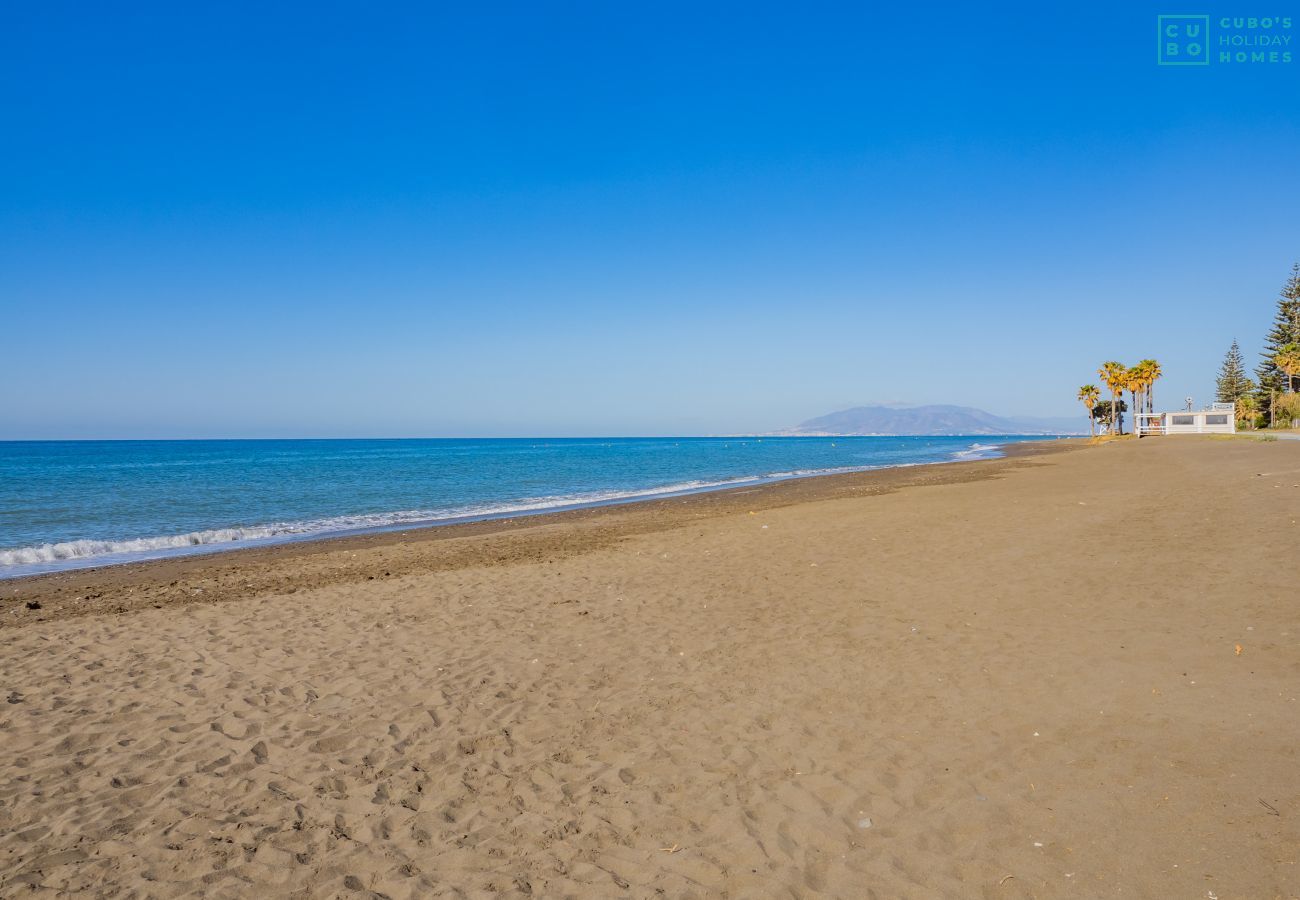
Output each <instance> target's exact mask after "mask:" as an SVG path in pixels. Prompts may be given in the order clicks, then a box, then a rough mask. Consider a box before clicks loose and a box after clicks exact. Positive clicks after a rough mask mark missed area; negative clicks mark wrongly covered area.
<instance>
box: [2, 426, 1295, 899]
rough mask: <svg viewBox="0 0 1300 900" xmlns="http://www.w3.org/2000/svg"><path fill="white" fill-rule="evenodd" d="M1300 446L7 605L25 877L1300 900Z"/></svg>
mask: <svg viewBox="0 0 1300 900" xmlns="http://www.w3.org/2000/svg"><path fill="white" fill-rule="evenodd" d="M1297 519H1300V443H1297V442H1293V441H1277V442H1270V443H1264V442H1259V441H1256V440H1253V439H1250V438H1239V439H1225V440H1216V439H1212V438H1199V437H1188V438H1173V437H1170V438H1156V439H1150V440H1143V441H1140V442H1139V441H1136V440H1132V441H1125V442H1115V443H1112V444H1107V445H1101V446H1085V445H1083V444H1082V443H1081V442H1053V443H1050V444H1043V445H1026V446H1025V447H1023V448H1019V449H1017V450H1016V452H1014V453H1013V454H1012V455H1011V456H1010V457H1009V458H1007V459H1001V460H993V461H981V462H971V463H962V464H953V465H945V466H929V467H920V468H913V469H902V470H894V471H885V472H875V473H862V474H853V475H842V476H830V477H824V478H817V479H807V480H801V481H791V482H784V483H780V484H774V485H768V486H764V487H760V488H748V489H745V490H739V491H729V492H721V493H715V494H707V495H698V496H692V497H684V498H675V499H671V500H663V501H656V502H650V503H642V504H636V505H631V506H623V507H610V508H604V509H596V510H584V511H578V512H571V513H562V514H556V515H550V516H541V517H532V518H521V519H515V520H510V521H505V522H495V523H481V524H477V525H467V526H456V527H450V528H442V529H431V530H425V531H419V532H409V533H405V534H385V535H372V536H366V537H355V538H349V539H341V540H334V541H321V542H316V543H311V544H298V545H292V546H281V547H275V548H268V549H262V550H251V551H241V552H235V553H227V554H221V555H216V556H208V557H195V558H189V559H183V560H171V561H163V562H156V563H146V564H139V565H133V566H123V567H115V568H109V569H102V570H95V571H86V572H78V573H69V574H64V575H58V576H45V577H41V578H36V579H27V580H19V581H12V582H3V583H0V675H2V678H0V693H3V694H4V696H5V697H6V698H7V702H6V703H5V704H3V706H0V745H2V746H3V748H4V753H3V754H2V755H0V896H3V897H17V896H58V895H74V894H75V895H80V896H119V897H175V896H198V895H203V896H212V897H236V896H241V897H253V896H256V897H278V896H302V897H333V896H358V897H380V896H383V897H417V896H419V897H430V896H432V897H441V896H449V897H450V896H457V897H478V896H488V895H490V894H491V895H496V896H528V895H532V896H541V897H582V898H586V897H638V898H640V897H701V898H702V897H732V898H744V897H818V896H820V897H852V898H859V897H879V898H893V897H995V898H1001V897H1058V896H1059V897H1066V896H1070V897H1111V896H1123V897H1189V898H1195V897H1202V898H1204V897H1217V898H1219V900H1229V898H1273V897H1282V898H1291V897H1298V896H1300V866H1298V865H1297V860H1298V859H1300V777H1297V774H1298V770H1297V762H1298V760H1297V749H1296V748H1297V746H1300V699H1298V698H1300V643H1298V640H1297V639H1298V638H1300V606H1298V605H1297V603H1296V597H1297V589H1296V586H1295V579H1296V562H1297V558H1298V557H1300V553H1298V552H1297V547H1298V546H1300V545H1298V541H1300V525H1298V524H1297Z"/></svg>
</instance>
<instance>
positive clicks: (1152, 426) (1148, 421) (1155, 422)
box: [1133, 413, 1165, 437]
mask: <svg viewBox="0 0 1300 900" xmlns="http://www.w3.org/2000/svg"><path fill="white" fill-rule="evenodd" d="M1133 431H1134V433H1135V434H1137V436H1138V437H1142V436H1143V435H1146V434H1164V433H1165V417H1164V413H1136V414H1135V415H1134V416H1133Z"/></svg>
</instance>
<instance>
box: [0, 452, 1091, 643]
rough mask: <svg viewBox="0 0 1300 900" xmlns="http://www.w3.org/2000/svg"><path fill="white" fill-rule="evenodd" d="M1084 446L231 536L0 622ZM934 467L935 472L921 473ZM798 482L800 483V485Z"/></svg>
mask: <svg viewBox="0 0 1300 900" xmlns="http://www.w3.org/2000/svg"><path fill="white" fill-rule="evenodd" d="M1086 444H1087V439H1086V438H1075V437H1068V438H1059V439H1056V440H1025V441H1012V442H1007V443H1002V444H997V445H995V447H996V450H997V453H998V455H997V456H993V457H981V458H976V459H953V460H944V461H942V462H930V463H908V464H902V465H895V466H885V467H877V468H863V469H856V470H853V471H847V472H831V473H816V474H809V475H792V476H789V477H780V478H769V479H763V480H754V481H746V482H744V483H738V484H735V485H726V486H719V487H706V488H700V489H693V490H687V491H682V492H673V493H668V494H663V495H650V496H642V497H634V498H628V499H626V500H610V501H598V502H593V503H587V504H575V505H572V506H565V507H561V508H553V509H543V510H538V511H523V512H518V513H503V514H499V515H487V516H476V517H470V518H467V519H465V520H443V521H432V522H427V523H425V522H417V523H408V524H400V525H391V526H377V527H375V528H367V529H362V530H358V531H353V532H337V533H322V534H304V535H301V536H291V537H288V538H286V539H283V540H272V541H267V542H264V543H253V544H241V543H237V542H232V544H230V545H221V544H212V545H199V546H197V547H196V548H195V549H194V550H193V551H189V552H178V553H173V554H168V555H165V556H159V557H151V558H147V559H141V560H133V561H124V562H112V563H99V564H88V565H85V566H76V567H72V568H67V569H59V570H55V571H50V572H40V573H34V574H25V575H12V576H0V628H3V627H5V626H8V625H13V624H17V623H19V622H22V621H32V620H36V621H45V620H49V619H53V618H56V617H63V616H65V615H87V614H94V613H96V612H102V611H114V612H123V611H126V609H128V608H137V607H139V606H142V605H144V603H145V602H146V601H149V602H153V601H158V602H167V603H171V602H175V601H176V600H177V599H182V600H184V599H185V598H186V596H189V597H190V598H191V599H193V600H197V601H198V602H219V601H220V600H223V599H229V598H230V594H231V593H232V592H231V591H230V589H229V587H230V586H229V585H228V584H224V583H223V582H227V581H229V580H230V576H231V575H232V573H233V572H234V571H236V570H238V569H239V567H241V566H242V565H243V564H245V563H246V564H248V565H249V566H250V567H251V566H271V565H282V564H284V563H286V562H289V561H292V560H294V559H298V558H311V557H315V556H318V555H320V554H330V553H340V554H342V553H349V552H353V553H354V552H355V551H358V550H365V551H377V550H379V549H381V548H384V547H387V546H390V545H396V544H403V543H407V542H409V543H412V544H426V543H434V542H439V541H454V540H456V539H461V538H477V537H491V536H499V535H505V534H519V533H521V532H526V531H528V530H530V529H544V528H547V527H548V526H552V525H568V524H574V525H578V524H581V525H584V526H588V527H591V526H596V527H598V526H599V525H600V524H602V523H601V522H600V521H599V518H598V517H599V516H601V514H602V513H609V514H610V516H611V517H613V518H614V519H615V520H621V519H623V518H624V517H623V516H621V515H619V514H620V513H621V512H623V511H632V510H640V509H645V510H647V517H648V518H651V519H659V518H660V517H661V516H663V517H665V518H666V521H658V522H657V523H656V524H655V526H654V528H653V529H651V530H657V529H659V528H670V527H672V526H673V524H675V523H674V522H673V521H671V520H672V514H673V513H674V512H682V513H683V514H685V515H698V514H709V515H713V514H725V513H726V512H727V511H730V509H729V507H730V506H732V505H733V504H734V503H735V502H737V501H734V498H735V497H739V496H741V495H742V494H743V495H751V494H754V493H755V492H758V493H760V496H759V497H750V496H747V499H746V500H745V501H739V502H743V503H744V504H747V505H750V506H754V507H755V508H765V509H766V508H771V507H772V506H774V505H789V504H792V503H800V502H807V501H810V500H820V499H833V498H834V497H839V496H857V495H860V494H861V492H863V491H866V492H868V493H885V492H889V491H893V490H898V489H901V488H904V487H909V486H912V485H915V484H936V483H950V482H952V481H961V480H967V477H966V476H963V475H960V474H950V473H951V471H952V470H962V469H965V468H967V467H969V468H971V469H972V475H971V477H993V476H994V474H995V473H996V472H997V471H1000V468H998V469H989V470H987V471H985V470H980V474H979V475H974V474H973V473H974V471H975V467H980V466H995V465H996V464H998V463H1014V462H1016V461H1019V460H1023V459H1026V458H1032V457H1035V456H1042V455H1048V454H1052V453H1055V452H1063V451H1067V450H1070V449H1077V448H1079V447H1082V446H1086ZM934 472H942V473H943V474H942V475H939V476H935V477H927V476H928V475H929V474H930V473H934ZM921 473H926V474H921ZM909 475H910V476H912V477H909ZM860 480H861V481H860ZM805 485H807V487H803V486H805ZM814 485H815V486H814ZM714 498H716V500H715V499H714ZM692 501H695V502H694V503H692ZM682 504H686V507H685V508H683V506H682ZM619 524H620V525H621V526H623V527H626V528H628V529H629V533H636V532H638V531H639V530H640V528H642V527H644V526H645V524H646V523H629V522H622V521H620V522H619ZM343 568H345V569H346V568H347V567H343ZM439 568H441V567H439ZM388 573H391V567H390V568H388V569H386V570H385V574H384V575H383V576H382V577H392V575H391V574H388ZM364 577H377V576H371V575H370V574H369V573H368V572H367V573H365V576H364ZM182 580H185V581H187V582H188V581H194V582H198V583H201V584H203V587H199V588H187V586H186V584H182V583H180V582H181V581H182ZM265 581H266V582H267V589H273V590H287V591H289V592H293V590H295V589H296V588H294V587H293V586H292V585H287V584H285V583H283V582H282V580H281V579H277V578H268V579H265ZM240 586H241V588H246V587H247V586H248V583H247V581H246V580H242V581H241V584H240ZM137 588H139V590H138V591H137ZM123 589H125V590H126V591H128V592H129V593H130V594H131V595H132V596H131V597H130V598H129V602H128V598H122V599H121V600H120V601H119V602H117V603H116V605H113V604H112V603H109V602H104V601H105V595H106V594H107V595H108V596H110V597H111V596H113V595H115V594H116V593H118V592H120V591H121V590H123ZM187 590H188V591H195V590H197V591H199V592H206V593H208V594H209V596H207V597H203V596H202V595H201V594H189V595H187V594H186V591H187ZM262 592H263V591H262V590H257V591H256V593H262ZM213 594H215V595H216V596H213ZM19 598H21V599H22V600H23V601H24V603H26V602H30V601H34V602H38V603H40V604H41V608H40V609H39V610H26V609H25V608H23V607H18V606H16V605H15V604H14V602H13V601H15V600H17V599H19Z"/></svg>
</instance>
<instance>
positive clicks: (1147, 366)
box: [1138, 359, 1164, 413]
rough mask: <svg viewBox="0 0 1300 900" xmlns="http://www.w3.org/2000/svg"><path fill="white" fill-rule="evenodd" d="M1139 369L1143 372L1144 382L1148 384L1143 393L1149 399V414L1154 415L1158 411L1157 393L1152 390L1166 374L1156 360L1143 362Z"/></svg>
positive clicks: (1139, 364)
mask: <svg viewBox="0 0 1300 900" xmlns="http://www.w3.org/2000/svg"><path fill="white" fill-rule="evenodd" d="M1138 368H1139V369H1141V370H1142V375H1143V381H1144V382H1145V383H1146V384H1145V387H1144V388H1143V392H1144V393H1145V394H1146V398H1147V412H1149V413H1154V412H1155V411H1156V401H1155V391H1153V390H1151V388H1152V387H1154V386H1155V383H1156V382H1157V381H1158V380H1159V379H1160V376H1161V375H1163V374H1164V372H1162V371H1161V370H1160V363H1158V362H1156V361H1155V360H1154V359H1144V360H1142V362H1140V363H1138Z"/></svg>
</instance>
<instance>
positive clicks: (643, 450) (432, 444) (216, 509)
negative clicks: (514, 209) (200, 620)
mask: <svg viewBox="0 0 1300 900" xmlns="http://www.w3.org/2000/svg"><path fill="white" fill-rule="evenodd" d="M1044 439H1049V438H1046V437H1043V436H1014V435H1007V436H988V435H980V436H978V437H681V438H564V439H529V438H511V439H481V440H480V439H468V438H466V439H428V440H222V441H8V442H0V578H10V577H17V576H22V575H33V574H39V573H43V572H55V571H62V570H67V569H74V568H84V567H88V566H102V565H110V564H116V563H125V562H134V561H138V560H143V559H152V558H158V557H166V556H176V555H184V554H192V553H210V552H215V551H220V550H228V549H234V548H238V547H250V546H258V545H266V544H272V543H282V542H286V541H299V540H307V539H311V538H319V537H324V536H332V535H343V534H356V533H363V532H369V531H384V530H401V529H409V528H413V527H420V526H433V525H441V524H449V523H454V522H466V521H475V520H482V519H490V518H501V517H506V516H519V515H528V514H534V513H540V512H546V511H551V510H560V509H571V508H580V507H590V506H598V505H605V504H614V503H630V502H635V501H638V500H647V499H653V498H657V497H670V496H674V495H682V494H689V493H696V492H700V491H710V490H719V489H723V488H730V487H739V486H743V485H754V484H762V483H764V482H771V481H778V480H783V479H789V478H803V477H809V476H815V475H825V474H831V473H837V472H855V471H864V470H869V469H882V468H890V467H895V466H917V465H927V464H934V463H943V462H952V461H956V460H972V459H980V458H988V457H993V456H997V455H999V452H1000V451H999V448H1000V447H1002V446H1003V445H1005V444H1007V443H1011V442H1015V441H1025V440H1044Z"/></svg>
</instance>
